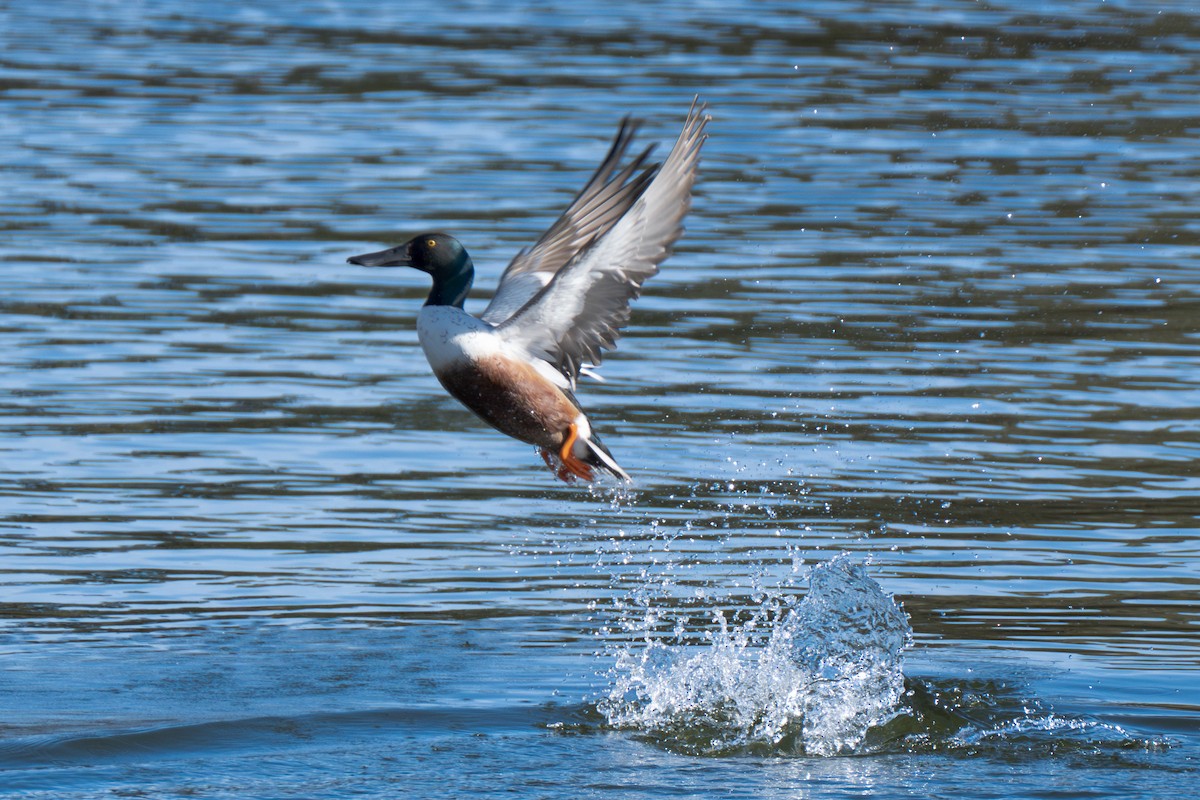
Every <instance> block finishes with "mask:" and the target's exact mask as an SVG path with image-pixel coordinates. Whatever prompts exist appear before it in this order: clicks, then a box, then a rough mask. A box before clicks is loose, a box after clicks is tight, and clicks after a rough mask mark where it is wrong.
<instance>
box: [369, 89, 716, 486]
mask: <svg viewBox="0 0 1200 800" xmlns="http://www.w3.org/2000/svg"><path fill="white" fill-rule="evenodd" d="M710 120H711V116H710V115H709V114H708V113H707V109H706V106H705V105H703V104H701V103H699V101H698V99H697V100H693V102H692V106H691V108H690V109H689V111H688V114H687V117H686V119H685V121H684V125H683V130H682V132H681V133H680V134H679V137H678V138H677V139H676V140H675V143H674V145H673V146H672V148H671V151H670V153H669V154H668V155H667V157H666V159H665V160H663V161H662V162H661V163H659V164H650V163H648V162H649V160H650V156H651V154H652V152H653V149H654V148H653V146H650V147H647V148H646V149H645V150H643V151H642V152H641V153H640V154H639V155H637V156H635V157H633V158H632V159H630V160H629V161H628V163H625V164H624V165H623V166H622V164H623V162H625V161H626V153H627V152H628V151H629V147H630V144H631V143H632V141H633V139H634V135H635V134H636V133H637V131H638V129H639V128H640V126H641V123H640V121H638V120H636V119H633V118H631V117H628V116H627V117H625V118H624V119H622V120H621V122H620V125H619V127H618V130H617V133H616V135H615V137H614V138H613V141H612V145H611V146H610V147H609V150H608V153H607V155H606V156H605V157H604V159H603V160H602V161H601V162H600V165H599V166H598V167H597V168H596V170H595V172H594V173H593V174H592V176H591V178H590V179H589V180H588V182H587V183H586V184H585V185H584V187H583V189H582V190H581V191H580V192H579V194H577V195H576V196H575V198H574V200H572V202H571V203H570V205H568V206H567V209H566V210H565V211H564V212H563V213H562V214H561V215H560V216H559V217H558V219H557V220H555V222H554V223H553V224H552V225H551V226H550V227H549V229H548V230H547V231H546V232H545V233H544V234H543V235H542V236H541V238H540V239H538V240H537V242H536V243H535V244H534V245H533V246H532V247H527V248H524V249H522V250H521V251H520V252H518V253H517V254H516V256H515V257H514V258H513V259H512V261H511V262H510V263H509V264H508V267H507V268H506V269H505V270H504V272H503V274H502V275H501V277H500V282H499V285H498V286H497V288H496V291H495V293H494V295H493V296H492V299H491V302H490V303H489V304H488V305H487V307H486V308H485V309H484V310H483V313H482V314H480V315H479V316H474V315H472V314H470V313H468V312H467V311H466V310H465V309H464V303H465V301H466V299H467V295H468V293H469V292H470V290H471V286H472V284H473V283H474V280H475V266H474V263H473V262H472V260H471V256H470V255H469V254H468V253H467V250H466V248H465V247H464V246H463V244H462V243H461V242H460V241H458V240H457V239H455V238H454V237H453V236H451V235H449V234H446V233H440V232H429V233H421V234H418V235H416V236H413V237H412V238H410V239H409V240H408V241H406V242H404V243H403V244H401V245H398V246H395V247H391V248H389V249H387V250H381V251H379V252H375V253H365V254H363V255H358V256H352V257H351V258H349V259H347V261H348V262H349V263H350V264H354V265H357V266H362V267H410V268H413V269H416V270H418V271H419V272H424V273H425V274H427V275H429V277H430V278H431V279H432V285H431V288H430V291H429V296H428V298H427V299H426V300H425V304H424V306H423V307H422V308H421V311H420V313H419V314H418V316H417V338H418V340H419V341H420V343H421V348H422V350H424V353H425V357H426V359H427V360H428V362H429V366H430V367H431V368H432V370H433V374H434V375H435V376H436V377H437V379H438V381H439V382H440V383H441V385H442V386H443V387H444V388H445V390H446V391H447V392H448V393H449V394H450V395H451V396H452V397H454V398H455V399H456V400H458V401H459V402H460V403H462V405H464V406H466V407H467V408H468V409H469V410H471V411H472V412H474V414H475V415H476V416H477V417H479V419H481V420H482V421H484V422H486V423H487V424H488V425H490V426H491V427H493V428H495V429H496V430H497V431H499V432H501V433H503V434H506V435H508V436H511V437H512V438H514V439H517V440H519V441H521V442H525V443H526V444H531V445H533V446H535V447H536V448H537V451H538V453H540V455H541V457H542V460H543V461H544V462H545V463H546V466H547V467H549V468H550V469H551V470H552V471H553V472H554V473H555V475H556V476H557V477H558V479H559V480H562V481H564V482H566V483H571V482H573V481H575V480H576V479H578V480H583V481H587V482H589V483H590V482H592V481H594V480H595V478H596V474H597V472H600V473H604V474H607V475H609V476H612V477H614V478H616V479H618V480H619V481H624V482H630V481H631V480H632V479H631V478H630V476H629V473H627V472H626V471H625V470H624V469H622V468H621V467H620V465H619V464H618V463H617V461H616V459H615V458H614V457H613V455H612V453H611V452H610V451H609V449H608V448H607V447H605V445H604V443H603V442H602V441H601V439H600V436H599V434H598V433H597V431H596V427H595V426H594V425H593V424H592V421H591V419H590V418H589V417H588V414H587V413H586V412H585V411H584V409H583V407H582V406H581V405H580V403H579V400H578V399H577V398H576V397H575V391H576V386H577V381H578V378H579V376H580V375H584V376H587V377H590V378H595V379H600V376H599V375H598V374H597V373H596V369H597V368H598V367H599V366H600V363H601V359H602V356H603V354H604V351H606V350H611V349H613V348H615V347H616V341H617V338H618V336H619V335H620V332H621V329H622V328H623V327H625V325H626V324H627V323H628V322H629V320H630V314H631V312H630V303H631V302H632V301H633V300H635V299H637V297H638V296H639V295H640V294H641V291H642V285H643V283H644V282H645V281H646V280H647V279H648V278H650V277H652V276H653V275H655V274H656V273H657V272H658V268H659V265H660V264H661V263H662V262H663V261H664V260H665V259H666V258H667V256H668V255H670V253H671V250H672V247H673V246H674V244H675V242H676V241H677V240H678V239H679V237H680V235H681V234H682V233H683V224H682V223H683V218H684V216H685V215H686V214H687V212H688V210H689V208H690V206H691V195H692V187H693V185H694V184H695V182H696V175H697V168H698V165H699V161H700V149H701V147H702V146H703V144H704V142H705V140H706V139H707V137H708V134H707V133H706V127H707V125H708V123H709V121H710Z"/></svg>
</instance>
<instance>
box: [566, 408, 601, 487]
mask: <svg viewBox="0 0 1200 800" xmlns="http://www.w3.org/2000/svg"><path fill="white" fill-rule="evenodd" d="M578 438H579V429H578V428H576V427H575V423H574V422H572V423H571V426H570V427H569V428H567V439H566V441H565V442H563V444H562V447H560V448H559V450H558V459H559V461H561V462H562V469H560V470H559V471H558V478H559V480H561V481H564V482H566V483H569V482H570V481H568V480H567V476H566V475H564V474H563V473H564V472H567V473H569V474H571V475H574V476H575V477H576V478H583V479H584V480H585V481H591V480H592V477H593V473H592V468H591V467H589V466H588V465H587V464H585V463H584V462H582V461H580V460H579V459H578V458H576V457H575V455H574V454H573V453H572V452H571V448H572V447H573V446H574V445H575V440H576V439H578Z"/></svg>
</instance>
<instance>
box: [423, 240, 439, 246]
mask: <svg viewBox="0 0 1200 800" xmlns="http://www.w3.org/2000/svg"><path fill="white" fill-rule="evenodd" d="M425 246H426V247H437V239H426V240H425Z"/></svg>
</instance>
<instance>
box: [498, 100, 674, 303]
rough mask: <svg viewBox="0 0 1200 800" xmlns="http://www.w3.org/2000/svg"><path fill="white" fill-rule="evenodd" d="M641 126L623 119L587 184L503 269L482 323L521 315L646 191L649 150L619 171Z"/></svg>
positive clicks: (649, 148) (633, 121) (649, 171)
mask: <svg viewBox="0 0 1200 800" xmlns="http://www.w3.org/2000/svg"><path fill="white" fill-rule="evenodd" d="M639 124H640V123H638V122H637V121H636V120H632V119H630V118H629V117H626V118H625V119H623V120H621V127H620V129H619V130H618V131H617V135H616V137H615V138H614V139H613V143H612V147H610V148H609V150H608V155H606V156H605V157H604V160H603V161H602V162H600V166H599V167H597V168H596V172H595V173H594V174H593V175H592V178H591V180H589V181H588V182H587V185H586V186H584V187H583V190H582V191H580V192H579V194H578V195H576V196H575V199H574V200H573V201H571V205H570V206H568V207H567V210H566V211H564V212H563V213H562V216H560V217H559V218H558V219H557V220H555V222H554V224H553V225H551V226H550V229H549V230H548V231H546V232H545V233H544V234H542V238H541V239H538V241H537V244H535V245H534V246H533V247H531V248H527V249H525V250H522V251H521V252H519V253H517V256H516V258H514V259H513V260H512V263H510V264H509V265H508V269H506V270H504V274H503V275H502V276H501V277H500V285H499V286H497V287H496V294H495V296H494V297H493V298H492V302H491V303H489V304H488V307H487V308H486V309H484V312H483V314H481V315H480V316H481V318H482V319H483V320H484V322H490V323H491V324H493V325H498V324H500V323H501V322H504V320H506V319H508V318H509V317H511V316H512V315H513V314H514V313H515V312H517V311H518V310H520V308H521V307H522V306H524V305H525V304H526V303H527V302H529V299H530V298H531V297H533V296H534V295H535V294H537V293H538V292H539V291H540V290H541V289H542V288H543V287H545V285H546V284H547V283H549V282H550V279H551V278H553V277H554V275H555V273H557V272H558V271H559V270H560V269H562V268H563V267H564V266H565V265H566V264H567V263H568V262H569V261H570V260H571V259H573V258H575V256H576V255H578V254H579V251H580V250H582V249H583V248H584V247H585V246H586V245H587V243H588V242H590V241H592V240H593V239H595V238H596V237H597V236H601V235H603V233H604V232H605V231H607V230H608V229H609V228H611V227H612V226H613V225H614V224H615V223H616V222H617V220H619V219H620V218H621V217H622V216H624V214H625V213H626V212H627V211H629V208H630V207H631V206H632V205H633V204H634V202H635V201H637V199H638V197H640V196H641V194H642V192H644V191H645V190H646V186H648V185H649V183H650V179H651V178H652V177H654V170H655V167H650V168H649V169H646V170H642V165H643V164H645V162H646V159H647V158H649V157H650V152H651V150H653V149H654V148H653V147H647V148H646V149H645V150H644V151H643V152H642V154H641V155H639V156H638V157H637V158H635V159H634V160H633V161H631V162H630V163H629V164H628V165H627V166H626V167H625V168H624V169H622V170H620V171H619V172H617V168H618V167H619V166H620V164H621V161H622V160H623V159H624V158H625V152H626V151H627V150H628V149H629V144H630V142H632V141H633V137H634V134H635V133H637V129H638V127H639ZM614 172H616V175H614V174H613V173H614Z"/></svg>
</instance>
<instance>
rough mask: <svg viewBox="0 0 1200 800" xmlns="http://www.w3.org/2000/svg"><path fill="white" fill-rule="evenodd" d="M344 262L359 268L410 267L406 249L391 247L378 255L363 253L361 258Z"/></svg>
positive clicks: (353, 257)
mask: <svg viewBox="0 0 1200 800" xmlns="http://www.w3.org/2000/svg"><path fill="white" fill-rule="evenodd" d="M346 261H347V262H349V263H351V264H356V265H358V266H360V267H411V266H412V262H411V261H410V260H409V256H408V248H406V247H393V248H391V249H390V250H380V251H379V252H378V253H363V254H362V255H361V256H351V257H350V258H347V259H346Z"/></svg>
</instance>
